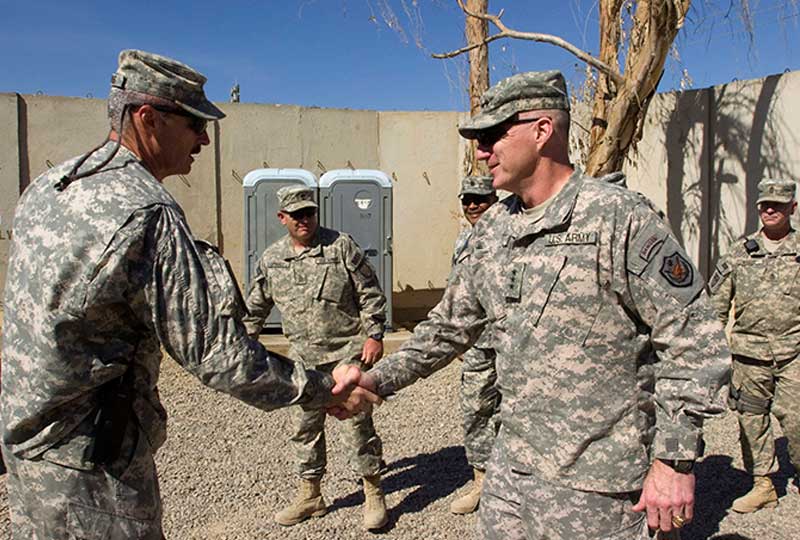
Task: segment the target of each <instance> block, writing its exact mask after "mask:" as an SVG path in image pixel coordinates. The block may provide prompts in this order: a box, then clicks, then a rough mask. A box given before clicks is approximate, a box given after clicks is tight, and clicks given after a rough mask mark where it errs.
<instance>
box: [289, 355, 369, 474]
mask: <svg viewBox="0 0 800 540" xmlns="http://www.w3.org/2000/svg"><path fill="white" fill-rule="evenodd" d="M340 364H352V365H355V366H358V367H359V368H361V369H363V364H362V363H361V362H360V361H359V360H349V361H342V362H338V363H335V362H334V363H329V364H320V365H318V366H314V369H317V370H319V371H325V372H327V373H330V372H332V371H333V368H335V367H336V366H337V365H340ZM291 415H292V423H293V425H294V426H295V427H296V430H295V433H294V435H293V436H292V438H291V439H290V440H291V442H292V447H293V449H294V452H295V456H296V459H297V472H298V474H299V475H300V476H301V477H303V478H320V477H322V476H323V475H324V474H325V468H326V466H327V464H328V459H327V449H326V444H325V418H326V416H327V415H326V414H325V409H304V408H302V407H292V408H291ZM336 423H337V424H339V423H340V422H338V421H337V422H336ZM341 425H342V430H343V431H342V435H343V438H344V441H345V445H346V446H347V449H348V452H349V453H350V456H349V464H350V468H351V469H352V470H353V471H354V472H355V473H356V474H358V475H360V476H374V475H377V474H378V473H379V472H380V470H381V459H382V458H383V443H382V442H381V439H380V437H378V434H377V433H376V432H375V425H374V424H373V423H372V414H371V413H370V414H367V413H360V414H357V415H355V416H354V417H353V418H350V419H349V420H345V421H344V422H341Z"/></svg>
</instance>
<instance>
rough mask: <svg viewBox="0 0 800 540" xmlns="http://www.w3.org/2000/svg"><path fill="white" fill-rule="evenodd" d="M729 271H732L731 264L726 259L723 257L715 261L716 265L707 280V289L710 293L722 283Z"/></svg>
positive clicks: (715, 290)
mask: <svg viewBox="0 0 800 540" xmlns="http://www.w3.org/2000/svg"><path fill="white" fill-rule="evenodd" d="M731 272H733V265H732V264H731V263H729V262H728V261H727V260H725V259H723V260H721V261H719V262H718V263H717V267H716V268H715V269H714V273H713V274H712V275H711V279H710V280H708V290H709V291H710V292H711V294H714V293H715V292H717V290H718V289H719V286H720V285H722V282H723V281H725V278H726V277H728V276H729V275H730V274H731Z"/></svg>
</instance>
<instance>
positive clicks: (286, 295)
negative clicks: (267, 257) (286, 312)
mask: <svg viewBox="0 0 800 540" xmlns="http://www.w3.org/2000/svg"><path fill="white" fill-rule="evenodd" d="M267 279H269V290H270V294H272V298H273V300H274V301H275V303H276V304H277V305H278V306H279V307H278V309H281V307H282V306H283V305H285V303H286V302H288V301H290V300H294V296H295V295H294V291H295V287H294V286H293V285H294V279H293V273H292V268H291V265H290V264H289V263H288V262H285V261H270V262H268V263H267Z"/></svg>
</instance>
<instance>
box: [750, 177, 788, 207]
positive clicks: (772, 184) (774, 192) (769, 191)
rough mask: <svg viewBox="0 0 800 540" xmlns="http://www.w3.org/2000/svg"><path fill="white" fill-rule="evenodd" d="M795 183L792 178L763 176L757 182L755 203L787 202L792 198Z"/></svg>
mask: <svg viewBox="0 0 800 540" xmlns="http://www.w3.org/2000/svg"><path fill="white" fill-rule="evenodd" d="M794 193H795V183H794V182H793V181H792V180H779V179H775V178H765V179H764V180H762V181H761V182H759V183H758V200H757V201H756V204H761V203H762V202H764V201H772V202H779V203H788V202H792V201H793V200H794Z"/></svg>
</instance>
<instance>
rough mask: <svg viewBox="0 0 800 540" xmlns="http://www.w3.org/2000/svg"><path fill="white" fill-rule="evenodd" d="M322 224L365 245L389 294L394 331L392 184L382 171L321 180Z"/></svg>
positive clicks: (340, 172) (338, 173)
mask: <svg viewBox="0 0 800 540" xmlns="http://www.w3.org/2000/svg"><path fill="white" fill-rule="evenodd" d="M319 196H320V211H321V215H320V224H321V225H322V226H323V227H328V228H330V229H336V230H337V231H342V232H346V233H347V234H349V235H350V236H352V237H353V239H354V240H355V241H356V242H357V243H358V245H359V246H361V249H363V250H364V254H365V255H366V256H367V258H368V260H369V262H370V263H371V264H372V266H373V267H374V268H375V271H376V272H377V273H378V280H379V281H380V284H381V287H382V288H383V292H384V293H385V294H386V317H387V320H386V323H387V330H391V328H392V182H391V180H389V177H388V176H386V174H385V173H383V172H381V171H375V170H370V169H337V170H334V171H328V172H326V173H325V174H323V175H322V177H321V178H320V180H319Z"/></svg>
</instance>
